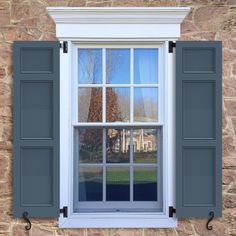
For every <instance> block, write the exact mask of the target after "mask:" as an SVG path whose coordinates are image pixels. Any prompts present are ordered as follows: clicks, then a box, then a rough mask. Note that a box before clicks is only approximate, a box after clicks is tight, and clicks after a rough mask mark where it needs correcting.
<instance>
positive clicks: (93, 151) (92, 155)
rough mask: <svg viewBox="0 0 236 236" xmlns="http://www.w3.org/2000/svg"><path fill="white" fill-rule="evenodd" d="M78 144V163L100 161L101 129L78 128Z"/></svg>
mask: <svg viewBox="0 0 236 236" xmlns="http://www.w3.org/2000/svg"><path fill="white" fill-rule="evenodd" d="M75 141H76V140H75ZM78 144H79V162H80V163H99V162H102V129H92V128H83V129H79V140H78V143H76V144H75V145H78Z"/></svg>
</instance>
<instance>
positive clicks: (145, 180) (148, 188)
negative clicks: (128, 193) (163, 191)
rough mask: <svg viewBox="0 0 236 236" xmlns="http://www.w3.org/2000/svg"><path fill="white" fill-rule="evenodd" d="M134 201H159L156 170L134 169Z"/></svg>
mask: <svg viewBox="0 0 236 236" xmlns="http://www.w3.org/2000/svg"><path fill="white" fill-rule="evenodd" d="M134 201H157V169H156V168H152V167H151V168H150V167H135V168H134Z"/></svg>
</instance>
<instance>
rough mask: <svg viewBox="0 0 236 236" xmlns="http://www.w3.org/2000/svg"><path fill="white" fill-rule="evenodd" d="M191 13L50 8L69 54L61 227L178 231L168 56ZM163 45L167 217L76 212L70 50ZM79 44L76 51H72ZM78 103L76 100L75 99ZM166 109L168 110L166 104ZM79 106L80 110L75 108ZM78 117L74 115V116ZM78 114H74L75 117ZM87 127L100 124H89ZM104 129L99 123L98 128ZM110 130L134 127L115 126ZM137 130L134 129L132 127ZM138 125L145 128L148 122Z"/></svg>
mask: <svg viewBox="0 0 236 236" xmlns="http://www.w3.org/2000/svg"><path fill="white" fill-rule="evenodd" d="M189 10H190V8H115V9H114V8H99V9H98V8H48V11H49V14H50V15H51V17H52V18H53V19H54V21H55V22H56V31H57V37H58V38H59V39H63V40H64V39H66V40H68V41H69V42H68V43H69V45H68V47H69V51H68V53H67V54H65V53H63V52H62V50H61V52H60V207H63V206H68V210H69V212H68V213H69V216H68V218H63V217H62V216H60V218H59V226H60V227H63V228H84V227H88V228H120V227H123V228H137V227H144V228H145V227H162V228H165V227H176V225H177V219H176V218H175V217H173V218H169V217H168V207H169V206H175V145H174V143H175V131H174V130H175V124H174V121H175V105H174V104H175V90H174V88H175V79H174V78H175V74H174V70H175V67H174V63H175V60H174V54H169V53H168V42H167V40H173V41H175V40H176V39H177V38H178V37H179V36H180V23H181V22H182V20H183V18H184V17H185V16H186V14H187V12H188V11H189ZM88 42H89V43H93V44H94V43H95V42H96V45H98V46H99V47H101V46H100V44H103V45H104V44H105V45H106V44H107V43H108V44H110V45H111V44H113V43H114V45H115V44H117V42H119V43H120V44H122V43H123V44H126V45H127V44H133V45H135V44H140V43H141V44H142V45H145V44H147V45H148V46H147V47H150V46H149V45H150V44H156V45H157V44H162V45H163V42H164V48H163V50H162V52H163V58H164V60H163V61H164V62H163V63H162V64H161V65H160V66H161V67H163V68H164V70H163V73H161V76H160V78H161V77H162V78H163V81H160V83H159V85H158V86H160V87H161V88H164V92H163V94H160V98H161V99H162V98H163V100H161V99H160V104H162V106H161V107H160V108H161V111H162V113H163V116H161V119H160V120H159V122H160V123H153V124H150V123H148V125H154V126H162V127H163V137H164V138H163V147H164V148H163V208H164V209H163V212H162V213H151V212H146V213H145V212H140V213H76V214H75V213H73V158H72V151H73V137H72V127H73V126H80V125H81V124H77V123H76V121H75V119H73V121H72V117H71V114H72V111H71V109H72V108H71V107H72V106H74V105H73V99H75V97H76V94H74V95H73V96H71V92H72V90H71V86H72V83H71V80H72V79H73V78H75V75H76V69H75V68H74V67H75V66H74V65H73V60H75V58H74V57H73V55H72V52H73V50H72V48H73V47H74V48H76V47H78V44H79V45H82V44H87V43H88ZM75 44H77V45H76V46H73V45H75ZM76 99H77V98H76ZM163 104H164V105H163ZM76 107H77V106H76ZM73 112H75V111H73ZM73 114H74V113H73ZM86 125H88V126H92V125H97V124H91V123H90V124H86ZM100 125H101V124H100ZM110 125H111V126H116V125H123V126H130V124H117V123H112V124H110ZM132 125H133V124H132ZM136 125H141V126H146V125H147V124H145V123H137V124H136Z"/></svg>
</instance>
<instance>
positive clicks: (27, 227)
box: [22, 211, 31, 230]
mask: <svg viewBox="0 0 236 236" xmlns="http://www.w3.org/2000/svg"><path fill="white" fill-rule="evenodd" d="M28 215H29V213H28V212H27V211H25V212H23V214H22V217H23V218H24V220H25V221H26V222H27V223H28V224H27V225H26V226H25V229H26V230H30V229H31V222H30V219H29V217H28Z"/></svg>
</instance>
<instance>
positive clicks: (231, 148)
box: [222, 136, 236, 156]
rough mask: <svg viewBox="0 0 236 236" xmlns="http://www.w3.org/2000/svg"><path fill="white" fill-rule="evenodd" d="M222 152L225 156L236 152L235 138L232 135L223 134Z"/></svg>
mask: <svg viewBox="0 0 236 236" xmlns="http://www.w3.org/2000/svg"><path fill="white" fill-rule="evenodd" d="M222 152H223V155H224V156H230V155H234V154H236V149H235V144H234V139H233V138H232V137H231V136H223V140H222Z"/></svg>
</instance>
